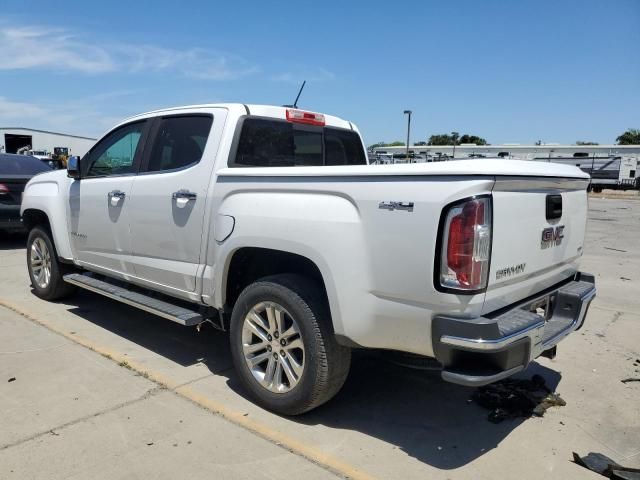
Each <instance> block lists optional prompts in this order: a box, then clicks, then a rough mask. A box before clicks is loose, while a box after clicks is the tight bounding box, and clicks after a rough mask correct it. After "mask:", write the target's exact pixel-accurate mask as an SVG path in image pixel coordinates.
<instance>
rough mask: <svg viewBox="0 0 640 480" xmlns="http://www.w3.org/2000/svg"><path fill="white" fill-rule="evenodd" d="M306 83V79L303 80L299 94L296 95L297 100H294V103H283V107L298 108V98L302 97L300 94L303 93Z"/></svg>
mask: <svg viewBox="0 0 640 480" xmlns="http://www.w3.org/2000/svg"><path fill="white" fill-rule="evenodd" d="M306 83H307V81H306V80H303V81H302V86H301V87H300V90H298V96H297V97H296V100H295V101H294V102H293V105H283V107H292V108H298V99H299V98H300V94H301V93H302V89H303V88H304V86H305V85H306Z"/></svg>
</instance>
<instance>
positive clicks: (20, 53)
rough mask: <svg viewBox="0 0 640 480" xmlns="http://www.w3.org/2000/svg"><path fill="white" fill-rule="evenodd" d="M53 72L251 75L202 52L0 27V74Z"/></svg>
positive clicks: (241, 64)
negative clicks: (28, 70) (33, 71)
mask: <svg viewBox="0 0 640 480" xmlns="http://www.w3.org/2000/svg"><path fill="white" fill-rule="evenodd" d="M24 69H40V70H52V71H56V72H81V73H86V74H98V73H105V72H129V73H140V72H149V71H151V72H173V73H176V74H179V75H184V76H188V77H192V78H199V79H205V80H229V79H234V78H238V77H241V76H245V75H248V74H251V73H254V72H256V71H257V68H256V67H254V66H251V65H248V64H247V62H246V61H244V60H243V59H241V58H239V57H236V56H233V55H229V54H222V53H218V52H213V51H210V50H206V49H202V48H188V49H184V50H178V49H173V48H164V47H160V46H155V45H144V44H122V43H119V44H99V43H97V42H93V43H92V42H90V41H87V40H84V39H82V38H81V37H79V36H76V35H72V34H70V33H69V32H68V31H67V30H64V29H59V28H49V27H38V26H35V25H30V26H17V27H16V26H10V25H6V24H0V70H24Z"/></svg>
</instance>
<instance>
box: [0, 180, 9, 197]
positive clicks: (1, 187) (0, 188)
mask: <svg viewBox="0 0 640 480" xmlns="http://www.w3.org/2000/svg"><path fill="white" fill-rule="evenodd" d="M8 194H9V187H7V186H6V185H5V184H4V183H0V195H8Z"/></svg>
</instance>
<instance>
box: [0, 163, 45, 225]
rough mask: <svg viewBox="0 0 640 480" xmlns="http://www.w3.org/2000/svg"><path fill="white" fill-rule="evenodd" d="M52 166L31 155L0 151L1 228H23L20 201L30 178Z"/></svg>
mask: <svg viewBox="0 0 640 480" xmlns="http://www.w3.org/2000/svg"><path fill="white" fill-rule="evenodd" d="M49 171H51V167H49V166H48V165H47V164H45V163H43V162H42V161H41V160H38V159H37V158H35V157H32V156H29V155H14V154H11V153H0V230H21V229H22V222H21V221H20V202H21V200H22V192H23V191H24V187H25V185H26V184H27V182H28V181H29V180H31V179H32V178H33V177H34V176H35V175H37V174H38V173H42V172H49Z"/></svg>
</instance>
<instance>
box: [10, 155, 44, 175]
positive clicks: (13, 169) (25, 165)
mask: <svg viewBox="0 0 640 480" xmlns="http://www.w3.org/2000/svg"><path fill="white" fill-rule="evenodd" d="M50 170H51V167H49V166H48V165H47V164H46V163H44V162H43V161H42V160H38V159H37V158H34V157H30V156H28V155H12V154H9V153H4V154H0V176H2V175H35V174H37V173H41V172H48V171H50Z"/></svg>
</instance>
